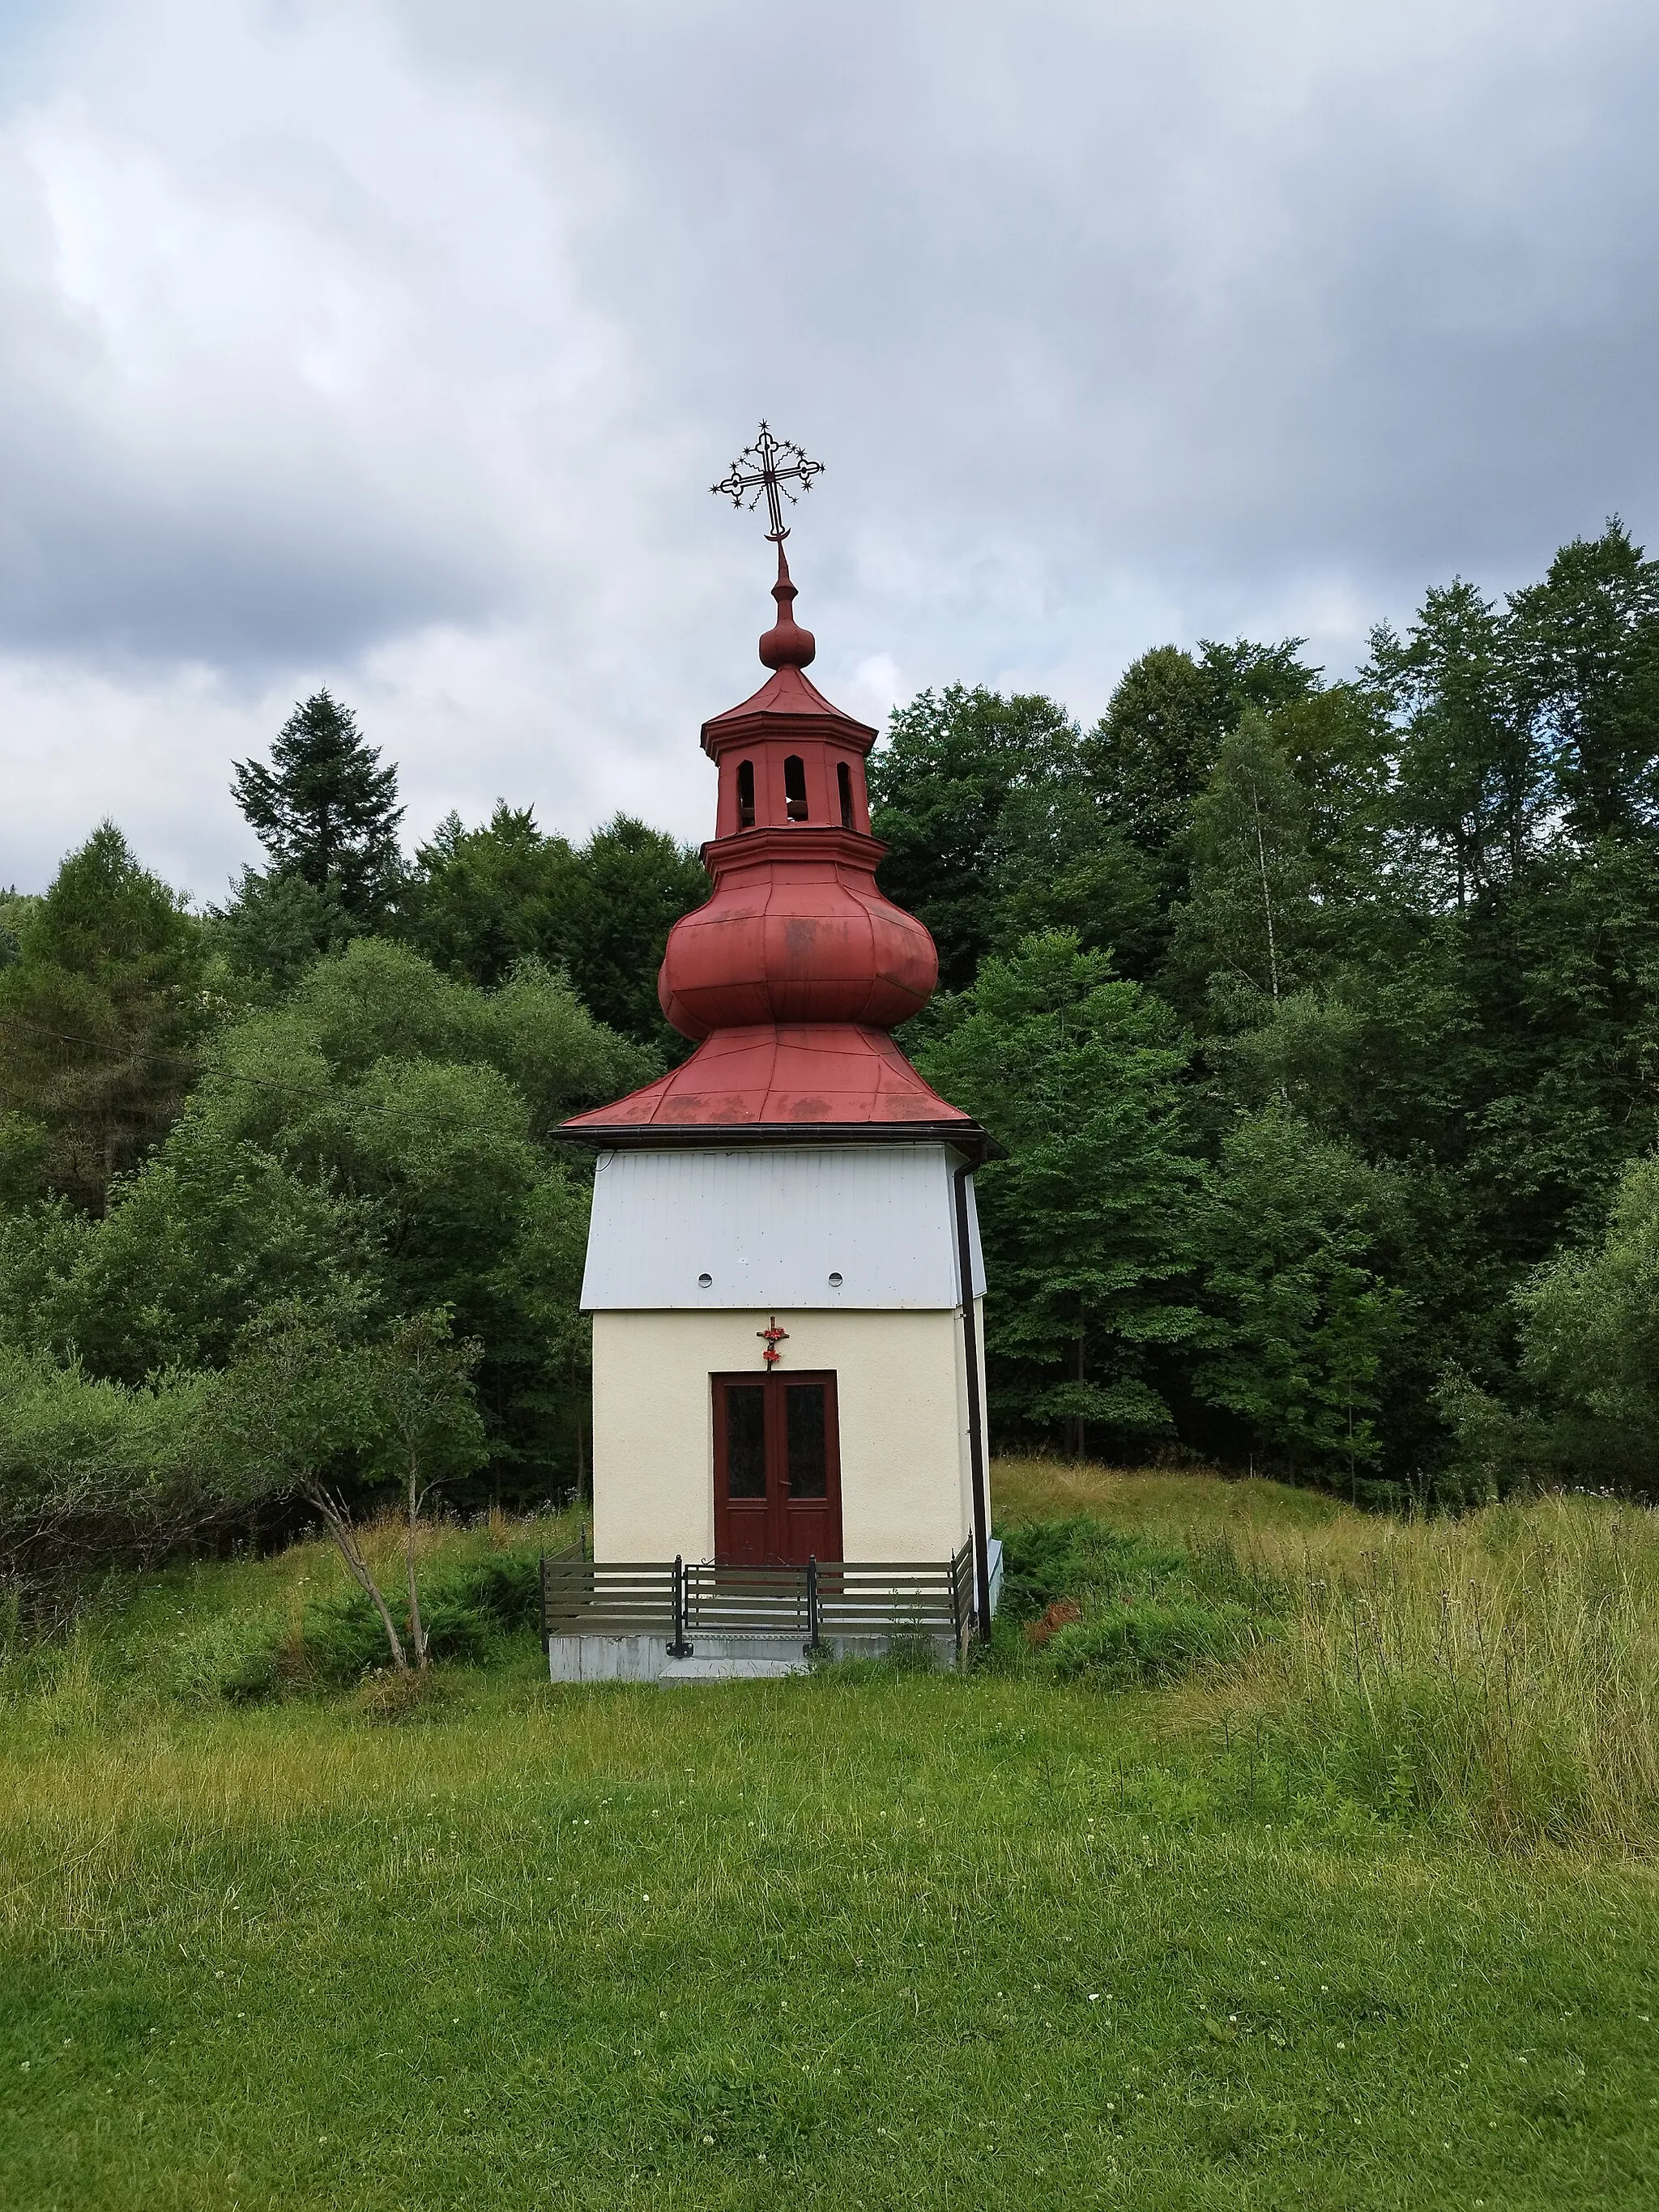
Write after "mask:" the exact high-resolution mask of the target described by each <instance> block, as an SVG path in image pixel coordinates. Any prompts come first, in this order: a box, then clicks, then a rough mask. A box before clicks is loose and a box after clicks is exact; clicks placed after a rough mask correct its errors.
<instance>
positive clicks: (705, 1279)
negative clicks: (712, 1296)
mask: <svg viewBox="0 0 1659 2212" xmlns="http://www.w3.org/2000/svg"><path fill="white" fill-rule="evenodd" d="M697 1288H698V1289H699V1290H700V1291H712V1290H713V1289H714V1277H713V1276H712V1275H699V1276H698V1278H697Z"/></svg>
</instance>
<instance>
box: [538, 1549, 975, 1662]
mask: <svg viewBox="0 0 1659 2212" xmlns="http://www.w3.org/2000/svg"><path fill="white" fill-rule="evenodd" d="M585 1552H586V1547H585V1546H584V1547H580V1551H579V1550H578V1548H577V1547H574V1546H573V1547H572V1548H571V1550H570V1551H568V1552H564V1553H558V1554H556V1555H554V1556H552V1557H544V1559H543V1560H542V1562H541V1598H542V1634H543V1638H544V1641H545V1639H546V1638H548V1637H550V1636H553V1635H571V1634H575V1635H580V1634H583V1633H586V1634H590V1635H606V1634H609V1635H622V1634H631V1635H661V1634H666V1635H667V1636H668V1637H669V1638H671V1648H673V1649H674V1650H675V1652H676V1656H685V1654H687V1653H689V1652H690V1650H691V1649H692V1647H693V1642H694V1639H695V1638H696V1633H697V1632H698V1630H699V1628H700V1627H701V1628H702V1630H703V1631H704V1632H708V1633H709V1634H714V1633H726V1634H729V1635H745V1634H764V1633H766V1632H772V1633H774V1634H777V1633H779V1632H786V1633H787V1632H788V1631H789V1630H790V1629H791V1628H792V1627H793V1628H794V1629H795V1630H796V1631H797V1632H799V1630H801V1629H804V1630H805V1639H806V1641H805V1649H806V1650H822V1648H823V1643H824V1640H825V1638H826V1635H827V1634H829V1633H831V1632H842V1633H846V1632H854V1633H856V1632H858V1631H859V1630H864V1631H866V1632H879V1631H881V1630H882V1629H884V1628H890V1627H893V1626H900V1625H907V1624H908V1625H911V1626H923V1627H928V1626H931V1627H934V1628H937V1629H938V1630H939V1631H940V1632H948V1633H950V1634H951V1636H952V1638H954V1639H955V1641H956V1643H957V1646H958V1648H959V1649H960V1648H961V1646H962V1645H963V1640H964V1638H965V1636H966V1635H968V1634H970V1633H971V1632H972V1630H973V1628H974V1626H976V1622H975V1615H974V1613H973V1611H972V1599H971V1593H972V1589H973V1575H974V1561H973V1554H972V1549H971V1547H970V1546H964V1547H963V1550H962V1551H961V1552H958V1553H957V1554H956V1556H955V1557H954V1558H952V1559H949V1560H944V1561H940V1560H933V1559H928V1560H878V1559H817V1558H816V1557H815V1558H812V1559H809V1560H808V1561H807V1562H806V1564H805V1566H794V1565H773V1566H728V1565H715V1564H714V1562H713V1561H711V1560H687V1559H684V1557H682V1558H679V1559H674V1560H672V1561H668V1560H611V1559H600V1560H596V1559H588V1558H586V1556H585Z"/></svg>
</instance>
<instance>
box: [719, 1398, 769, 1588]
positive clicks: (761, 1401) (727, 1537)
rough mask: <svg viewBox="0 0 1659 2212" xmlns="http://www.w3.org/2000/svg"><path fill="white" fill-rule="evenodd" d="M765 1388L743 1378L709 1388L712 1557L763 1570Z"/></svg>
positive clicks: (766, 1540) (766, 1514) (766, 1550)
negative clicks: (711, 1398)
mask: <svg viewBox="0 0 1659 2212" xmlns="http://www.w3.org/2000/svg"><path fill="white" fill-rule="evenodd" d="M768 1412H769V1407H768V1406H767V1402H766V1385H765V1383H763V1382H758V1383H757V1382H756V1381H754V1380H753V1379H752V1378H751V1377H750V1376H743V1377H742V1378H738V1376H722V1377H720V1378H719V1379H718V1380H717V1381H716V1383H715V1384H714V1556H715V1558H716V1559H729V1560H730V1561H731V1562H732V1564H733V1565H740V1566H745V1567H750V1566H753V1567H757V1566H763V1565H764V1564H765V1563H766V1561H767V1560H768V1559H770V1557H771V1555H772V1535H771V1510H770V1507H769V1503H768V1499H767V1495H766V1462H767V1449H766V1432H767V1428H768V1421H767V1414H768Z"/></svg>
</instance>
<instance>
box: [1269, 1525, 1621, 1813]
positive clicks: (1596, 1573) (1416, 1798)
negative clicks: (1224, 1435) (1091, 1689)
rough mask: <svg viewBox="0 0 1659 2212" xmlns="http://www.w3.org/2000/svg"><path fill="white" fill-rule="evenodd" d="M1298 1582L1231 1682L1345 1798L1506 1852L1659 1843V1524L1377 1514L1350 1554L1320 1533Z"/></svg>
mask: <svg viewBox="0 0 1659 2212" xmlns="http://www.w3.org/2000/svg"><path fill="white" fill-rule="evenodd" d="M1275 1548H1276V1547H1275ZM1333 1548H1334V1547H1333ZM1290 1579H1291V1595H1292V1603H1291V1607H1290V1609H1289V1612H1288V1613H1287V1616H1286V1618H1285V1624H1284V1627H1283V1630H1282V1632H1280V1633H1279V1634H1277V1635H1274V1636H1269V1637H1264V1638H1259V1639H1258V1640H1257V1641H1256V1643H1255V1646H1254V1648H1253V1649H1252V1650H1251V1651H1250V1653H1249V1656H1247V1657H1246V1658H1245V1659H1244V1660H1243V1662H1240V1664H1239V1667H1238V1668H1237V1674H1236V1679H1237V1680H1238V1681H1239V1684H1240V1686H1241V1687H1244V1688H1247V1689H1248V1690H1249V1692H1252V1693H1253V1694H1254V1695H1255V1697H1256V1698H1258V1699H1261V1702H1262V1703H1263V1704H1264V1705H1267V1706H1268V1707H1270V1708H1276V1709H1277V1710H1278V1711H1280V1712H1281V1713H1282V1714H1283V1715H1284V1716H1285V1719H1286V1721H1287V1722H1289V1723H1291V1724H1292V1725H1293V1727H1294V1729H1295V1731H1296V1733H1297V1735H1298V1737H1299V1739H1300V1741H1302V1742H1303V1743H1304V1745H1305V1746H1307V1747H1309V1748H1310V1750H1314V1751H1316V1752H1317V1753H1319V1754H1321V1756H1322V1759H1324V1760H1325V1761H1326V1762H1327V1763H1328V1765H1329V1766H1330V1767H1331V1768H1332V1770H1333V1771H1334V1773H1335V1775H1336V1776H1337V1778H1339V1779H1340V1783H1341V1784H1342V1786H1343V1787H1344V1788H1345V1789H1346V1790H1350V1791H1352V1792H1353V1793H1354V1794H1356V1795H1358V1796H1362V1797H1364V1798H1366V1799H1368V1800H1370V1801H1371V1802H1384V1803H1386V1804H1388V1805H1389V1806H1391V1807H1393V1808H1397V1809H1398V1810H1400V1811H1401V1812H1407V1811H1414V1812H1418V1813H1426V1814H1433V1815H1437V1816H1443V1815H1445V1814H1454V1815H1460V1816H1462V1817H1463V1818H1465V1819H1467V1820H1470V1821H1471V1822H1473V1824H1474V1826H1476V1827H1477V1828H1478V1829H1479V1830H1480V1832H1482V1833H1484V1834H1485V1835H1486V1837H1487V1838H1489V1839H1490V1840H1492V1842H1494V1843H1497V1844H1508V1845H1514V1844H1538V1843H1542V1842H1551V1843H1558V1844H1593V1845H1601V1846H1608V1845H1611V1846H1613V1847H1616V1848H1623V1849H1643V1850H1646V1849H1648V1848H1650V1847H1651V1846H1652V1845H1653V1844H1655V1843H1656V1841H1659V1516H1656V1515H1655V1514H1654V1513H1653V1512H1652V1511H1651V1510H1647V1509H1645V1508H1632V1507H1628V1506H1620V1505H1615V1504H1610V1503H1608V1502H1606V1501H1602V1500H1598V1499H1593V1498H1541V1499H1539V1500H1537V1501H1535V1502H1534V1503H1533V1504H1527V1505H1498V1506H1492V1507H1490V1508H1488V1509H1487V1510H1485V1511H1484V1512H1480V1513H1477V1514H1474V1515H1473V1516H1470V1517H1469V1518H1468V1520H1465V1521H1462V1522H1426V1523H1425V1522H1418V1523H1406V1524H1403V1525H1401V1524H1395V1525H1393V1526H1389V1525H1386V1524H1385V1525H1383V1526H1381V1527H1377V1526H1376V1524H1373V1540H1372V1543H1371V1545H1370V1547H1369V1548H1368V1549H1367V1550H1366V1552H1365V1553H1364V1554H1363V1555H1362V1557H1361V1559H1359V1560H1358V1562H1357V1563H1355V1562H1352V1561H1350V1560H1346V1559H1342V1558H1341V1557H1340V1553H1339V1555H1338V1556H1336V1557H1332V1556H1331V1555H1330V1553H1328V1552H1327V1551H1326V1550H1325V1549H1324V1547H1319V1546H1317V1545H1316V1544H1314V1543H1312V1542H1308V1543H1305V1544H1304V1547H1303V1549H1302V1556H1301V1558H1300V1559H1298V1560H1297V1562H1296V1563H1295V1568H1294V1571H1293V1573H1292V1575H1291V1578H1290Z"/></svg>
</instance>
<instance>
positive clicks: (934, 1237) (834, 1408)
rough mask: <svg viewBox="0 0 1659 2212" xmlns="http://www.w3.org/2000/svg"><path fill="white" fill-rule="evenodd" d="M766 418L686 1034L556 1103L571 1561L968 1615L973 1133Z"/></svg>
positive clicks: (680, 954)
mask: <svg viewBox="0 0 1659 2212" xmlns="http://www.w3.org/2000/svg"><path fill="white" fill-rule="evenodd" d="M762 441H763V442H762V444H761V445H760V447H757V448H751V449H750V452H751V453H754V454H756V455H757V458H758V460H759V462H760V464H761V468H760V471H757V474H756V475H755V476H754V477H752V478H750V480H749V481H752V482H755V483H759V484H761V485H763V488H764V489H765V491H766V495H767V497H768V500H769V507H770V511H771V517H772V521H773V530H772V532H771V533H770V535H771V537H772V539H773V542H775V544H776V548H777V580H776V582H775V584H774V585H773V586H772V598H773V599H774V601H775V607H776V615H775V620H774V622H773V623H772V624H771V627H770V628H769V629H767V630H766V632H765V634H764V635H763V636H762V638H761V640H760V659H761V663H762V665H763V668H764V670H765V671H767V672H766V675H765V679H764V681H763V683H762V684H761V685H760V688H759V689H758V690H757V691H756V692H755V693H754V694H753V696H751V697H750V698H748V699H745V700H744V702H742V704H741V705H739V706H735V707H732V708H729V709H728V710H727V711H726V713H724V714H717V715H715V716H714V718H713V719H712V720H709V721H707V722H705V723H704V724H703V726H702V750H703V751H704V753H705V754H706V755H707V756H708V759H709V761H710V763H712V764H713V766H714V769H715V771H716V775H717V789H716V794H715V808H714V837H713V838H712V840H711V841H710V842H708V843H707V844H706V845H704V847H703V848H702V858H703V861H704V863H705V865H706V866H707V867H708V872H709V875H710V877H711V878H712V879H713V884H714V890H713V894H712V896H710V898H709V899H708V902H707V903H706V904H705V905H703V906H702V907H700V908H697V909H696V911H695V912H694V913H692V914H690V915H685V916H684V918H683V919H682V920H681V921H678V923H677V924H676V925H675V927H674V929H673V931H672V933H671V935H670V937H669V939H668V945H667V951H666V955H665V958H664V960H663V963H662V967H661V971H660V974H659V981H658V995H659V1000H660V1002H661V1005H662V1009H663V1012H664V1013H665V1016H666V1018H667V1019H668V1020H669V1022H670V1023H671V1024H672V1025H673V1027H674V1028H675V1029H676V1030H678V1031H679V1032H680V1033H681V1035H682V1036H686V1037H689V1038H690V1039H693V1040H694V1041H695V1042H696V1050H695V1051H694V1052H692V1053H691V1054H690V1057H689V1058H687V1059H686V1060H684V1061H683V1062H682V1063H681V1064H680V1065H679V1066H677V1067H675V1068H674V1069H672V1070H671V1072H670V1073H668V1074H666V1075H665V1076H663V1077H661V1078H660V1079H659V1080H657V1081H656V1082H654V1083H652V1084H649V1085H647V1086H646V1087H645V1088H644V1089H643V1090H641V1091H635V1092H634V1093H632V1094H631V1095H630V1096H629V1097H625V1098H621V1099H618V1100H617V1102H616V1103H614V1104H612V1105H609V1106H604V1107H600V1108H598V1109H595V1110H593V1111H592V1112H589V1113H586V1114H581V1115H576V1116H574V1118H573V1119H572V1120H570V1121H568V1122H566V1123H565V1124H564V1130H565V1133H567V1134H568V1136H569V1137H571V1138H578V1139H582V1140H584V1141H586V1142H587V1143H589V1144H592V1146H594V1147H595V1150H596V1152H597V1159H596V1164H595V1165H596V1172H595V1176H594V1194H593V1210H592V1227H591V1230H590V1233H589V1242H588V1248H587V1260H586V1273H585V1276H584V1279H583V1285H582V1293H581V1302H582V1305H583V1307H584V1309H585V1310H587V1311H588V1312H589V1313H590V1314H591V1315H592V1331H593V1354H592V1357H593V1410H592V1558H593V1561H594V1562H595V1563H596V1565H599V1566H601V1567H602V1566H603V1564H604V1563H605V1562H626V1561H635V1562H650V1561H658V1560H665V1559H670V1558H673V1559H677V1560H678V1559H683V1560H689V1561H695V1562H702V1563H706V1565H708V1567H710V1568H712V1569H714V1570H716V1571H719V1570H722V1569H741V1568H746V1567H753V1568H759V1567H766V1566H775V1567H777V1568H780V1569H783V1568H787V1567H805V1566H806V1565H808V1564H809V1563H836V1562H846V1563H856V1562H939V1563H944V1562H947V1561H950V1560H951V1559H953V1558H961V1559H963V1561H964V1562H965V1563H967V1571H970V1572H971V1581H972V1589H973V1593H974V1613H975V1618H976V1620H978V1621H979V1622H981V1623H983V1622H984V1621H986V1620H988V1617H989V1612H990V1607H991V1602H992V1595H993V1593H992V1590H991V1587H990V1583H991V1565H992V1553H991V1551H990V1549H989V1529H988V1527H987V1506H986V1482H985V1442H984V1428H983V1420H984V1416H983V1407H984V1402H985V1393H984V1380H983V1351H982V1346H983V1332H982V1326H981V1301H982V1298H983V1295H984V1290H985V1283H984V1269H983V1261H982V1259H981V1251H980V1243H979V1236H978V1228H977V1221H976V1217H975V1207H974V1191H973V1170H974V1168H975V1165H976V1164H978V1163H980V1162H981V1161H982V1159H983V1158H985V1157H986V1154H987V1149H988V1147H987V1138H986V1135H985V1133H984V1131H983V1130H982V1129H981V1128H980V1127H979V1126H978V1125H977V1124H976V1123H975V1122H974V1121H972V1120H971V1119H970V1118H969V1116H968V1115H965V1114H963V1113H961V1112H960V1111H958V1109H956V1108H955V1107H953V1106H951V1105H950V1104H949V1103H947V1102H946V1101H945V1099H943V1098H941V1097H939V1095H938V1094H937V1093H936V1092H935V1091H933V1090H932V1089H930V1087H929V1086H928V1085H927V1084H926V1083H925V1082H924V1081H923V1080H922V1079H921V1076H920V1075H919V1074H918V1073H917V1072H916V1070H915V1068H914V1067H913V1066H911V1065H910V1063H909V1062H908V1060H907V1059H906V1058H905V1056H904V1054H903V1053H902V1051H901V1050H900V1048H899V1047H898V1045H897V1044H896V1042H894V1038H893V1036H892V1031H893V1030H894V1029H895V1028H896V1026H897V1024H900V1023H902V1022H903V1021H905V1020H907V1019H908V1018H909V1017H910V1016H911V1015H913V1014H915V1013H916V1012H919V1011H920V1009H921V1007H922V1006H925V1005H926V1004H927V1000H928V997H929V995H930V994H931V993H932V991H933V987H934V985H935V982H936V981H937V978H938V961H937V957H936V955H935V952H934V948H933V939H932V938H931V937H930V936H929V935H928V933H927V929H926V928H925V927H923V926H922V924H921V922H920V921H917V920H916V919H915V916H914V915H908V914H906V913H905V912H904V911H903V910H902V908H899V907H896V906H895V905H894V904H893V903H892V902H891V901H890V900H889V899H888V898H886V897H885V896H884V895H883V894H882V892H881V891H880V890H878V887H877V884H876V867H877V864H878V861H879V860H881V857H882V855H883V853H884V851H885V849H886V848H884V846H883V845H882V844H881V843H880V842H879V841H878V839H877V838H875V837H874V836H872V834H871V829H870V807H869V799H868V795H867V793H866V784H865V763H866V759H867V757H868V755H869V753H870V750H871V748H872V745H873V744H874V743H875V738H876V732H875V731H874V730H873V729H872V728H870V727H868V726H866V725H865V724H864V723H861V722H859V721H856V720H854V719H853V717H852V716H851V715H849V714H844V713H842V710H841V709H840V708H837V707H836V706H834V705H832V704H831V703H830V702H829V700H828V699H826V698H825V697H824V696H823V693H822V692H821V691H819V690H817V687H816V686H815V685H814V684H812V682H811V679H810V678H809V677H808V676H807V674H806V672H805V671H806V670H807V668H808V667H809V665H811V661H812V659H813V658H814V653H815V645H814V640H813V637H812V634H811V631H810V630H808V629H804V628H803V627H802V626H801V624H800V623H799V622H798V621H797V619H796V617H795V611H794V607H795V599H796V587H795V585H794V583H793V581H792V580H791V577H790V574H789V566H788V562H787V557H786V555H785V551H784V542H783V541H784V538H786V537H787V534H788V533H787V531H785V530H784V529H783V528H782V526H781V513H780V507H779V498H778V485H777V483H776V482H775V481H771V482H768V481H767V475H766V471H767V470H768V468H769V467H772V468H775V466H776V456H777V455H778V454H779V453H781V452H784V451H789V452H794V451H798V449H794V448H787V449H785V448H782V447H780V446H779V445H778V443H777V441H771V440H770V437H769V433H768V432H767V431H766V429H765V426H764V425H763V426H762ZM812 466H814V465H812V464H808V467H809V468H811V467H812ZM716 489H730V485H729V484H728V485H727V486H726V487H716ZM849 1571H850V1570H849Z"/></svg>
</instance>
